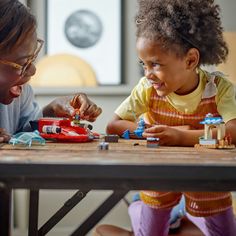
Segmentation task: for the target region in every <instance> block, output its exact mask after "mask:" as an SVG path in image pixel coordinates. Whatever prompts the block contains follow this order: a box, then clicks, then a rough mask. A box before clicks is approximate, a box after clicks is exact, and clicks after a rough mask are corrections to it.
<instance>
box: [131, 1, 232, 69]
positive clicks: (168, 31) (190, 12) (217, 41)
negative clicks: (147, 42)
mask: <svg viewBox="0 0 236 236" xmlns="http://www.w3.org/2000/svg"><path fill="white" fill-rule="evenodd" d="M138 3H139V9H138V12H137V15H136V17H135V21H136V26H137V31H136V36H137V37H138V38H139V37H145V38H148V39H151V40H156V41H159V42H161V44H162V45H163V48H164V49H166V50H172V51H174V52H175V53H176V55H177V56H180V57H181V56H184V55H185V54H186V53H187V52H188V50H189V49H190V48H193V47H194V48H197V49H198V50H199V52H200V62H199V64H203V65H204V64H205V65H214V64H215V65H217V64H220V63H222V62H224V61H225V60H226V58H227V55H228V47H227V44H226V42H225V41H224V38H223V28H222V25H221V18H220V7H219V5H217V4H215V3H214V0H164V1H163V0H138Z"/></svg>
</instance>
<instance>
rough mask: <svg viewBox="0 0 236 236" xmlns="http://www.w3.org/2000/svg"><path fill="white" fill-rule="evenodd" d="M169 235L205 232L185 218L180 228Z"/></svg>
mask: <svg viewBox="0 0 236 236" xmlns="http://www.w3.org/2000/svg"><path fill="white" fill-rule="evenodd" d="M169 236H204V234H203V233H202V232H201V231H200V230H199V229H198V228H197V227H196V226H195V225H194V224H193V223H191V222H190V221H189V220H187V219H185V218H184V219H183V220H182V222H181V227H180V229H179V230H178V231H177V232H173V233H170V234H169Z"/></svg>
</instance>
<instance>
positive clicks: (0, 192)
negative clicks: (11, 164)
mask: <svg viewBox="0 0 236 236" xmlns="http://www.w3.org/2000/svg"><path fill="white" fill-rule="evenodd" d="M11 209H12V190H11V189H7V188H5V185H4V184H3V183H0V235H4V236H10V235H11Z"/></svg>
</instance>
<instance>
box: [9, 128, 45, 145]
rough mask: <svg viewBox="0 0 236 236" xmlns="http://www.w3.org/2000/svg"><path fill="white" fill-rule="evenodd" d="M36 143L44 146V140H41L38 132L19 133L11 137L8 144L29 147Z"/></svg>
mask: <svg viewBox="0 0 236 236" xmlns="http://www.w3.org/2000/svg"><path fill="white" fill-rule="evenodd" d="M35 142H38V143H39V144H41V145H45V139H44V138H42V137H41V136H40V134H39V131H38V130H35V131H33V132H20V133H17V134H15V135H13V136H12V138H11V139H10V141H9V143H10V144H12V145H13V146H14V145H15V144H25V145H28V146H29V147H31V145H32V143H35Z"/></svg>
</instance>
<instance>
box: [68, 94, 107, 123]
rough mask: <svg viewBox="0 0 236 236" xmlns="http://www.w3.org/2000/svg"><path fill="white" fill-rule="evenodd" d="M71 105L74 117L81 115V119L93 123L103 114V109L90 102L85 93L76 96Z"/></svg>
mask: <svg viewBox="0 0 236 236" xmlns="http://www.w3.org/2000/svg"><path fill="white" fill-rule="evenodd" d="M70 105H71V106H72V107H73V109H74V112H73V113H72V116H73V115H75V114H76V113H79V116H80V118H81V119H83V120H88V121H91V122H93V121H95V120H96V119H97V117H98V116H99V115H100V114H101V113H102V108H100V107H98V106H97V105H96V104H95V103H93V102H92V101H90V100H89V99H88V97H87V95H86V94H83V93H82V94H78V95H75V96H74V97H73V98H72V100H71V101H70Z"/></svg>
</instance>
